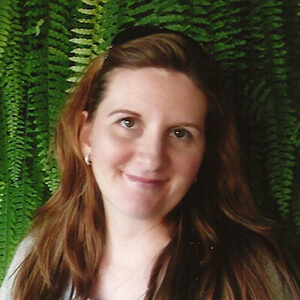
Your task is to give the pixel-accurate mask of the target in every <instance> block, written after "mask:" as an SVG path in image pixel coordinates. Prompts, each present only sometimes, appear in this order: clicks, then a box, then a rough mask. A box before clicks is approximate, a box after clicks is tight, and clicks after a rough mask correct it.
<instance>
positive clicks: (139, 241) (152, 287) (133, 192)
mask: <svg viewBox="0 0 300 300" xmlns="http://www.w3.org/2000/svg"><path fill="white" fill-rule="evenodd" d="M216 76H217V75H216V74H215V72H214V70H213V69H212V67H211V65H210V58H209V57H208V56H207V55H206V54H205V52H204V51H203V50H202V48H200V46H199V45H198V44H197V43H196V42H195V41H194V40H192V39H191V38H190V37H188V36H186V35H184V34H182V33H179V32H174V31H171V30H167V29H162V28H156V27H135V28H133V29H128V30H126V31H124V32H121V33H120V34H119V35H118V36H117V37H116V38H115V39H114V40H113V42H112V47H111V48H110V49H109V51H108V53H106V54H104V55H101V56H99V57H97V58H95V59H94V60H93V61H92V62H91V63H90V65H89V66H88V68H87V70H86V72H85V74H84V76H83V78H82V79H81V81H80V82H79V83H78V85H77V86H76V88H75V90H74V91H73V94H72V97H71V99H70V100H69V101H68V102H67V104H66V106H65V108H64V110H63V112H62V115H61V118H60V122H59V124H58V129H57V134H56V139H55V142H56V155H57V161H58V164H59V168H60V173H61V184H60V187H59V189H58V191H57V192H56V194H55V195H54V196H53V197H52V198H51V199H50V200H49V201H48V202H47V203H46V204H45V206H44V207H42V208H41V209H40V211H39V212H38V214H37V216H36V218H35V220H34V226H33V229H32V232H31V234H30V235H29V236H28V237H26V238H25V239H24V241H23V243H22V244H21V245H20V247H19V249H18V252H17V254H16V256H15V259H14V261H13V263H12V266H11V268H10V270H9V272H8V275H7V277H6V279H5V281H4V284H3V286H2V288H1V291H0V298H1V299H11V297H12V299H18V300H27V299H35V300H36V299H37V300H39V299H40V300H42V299H94V300H95V299H101V300H106V299H109V300H114V299H122V300H126V299H130V300H137V299H147V300H150V299H156V300H165V299H170V300H171V299H172V300H176V299H177V300H179V299H244V300H245V299H266V300H268V299H269V300H271V299H299V297H300V291H299V286H298V284H297V280H299V274H297V270H294V269H292V268H290V267H289V266H288V264H287V263H286V260H285V258H284V257H283V255H282V252H281V250H280V249H279V248H278V246H277V243H276V242H275V240H274V238H273V236H274V234H273V231H272V228H271V227H272V226H271V225H270V222H268V221H267V220H265V219H263V218H262V217H260V216H259V215H258V214H257V212H256V210H255V208H254V204H253V199H252V197H251V194H250V192H249V189H248V185H247V182H246V180H245V179H244V176H243V172H242V169H241V164H240V161H239V148H238V145H237V141H236V137H235V129H234V126H233V122H232V120H231V114H230V112H229V109H228V104H227V103H226V101H225V97H224V95H222V93H221V88H220V86H219V84H218V81H217V80H216Z"/></svg>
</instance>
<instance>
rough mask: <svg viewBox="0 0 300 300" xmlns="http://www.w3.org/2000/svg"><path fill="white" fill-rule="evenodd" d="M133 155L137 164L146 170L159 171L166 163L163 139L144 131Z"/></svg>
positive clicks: (166, 156)
mask: <svg viewBox="0 0 300 300" xmlns="http://www.w3.org/2000/svg"><path fill="white" fill-rule="evenodd" d="M135 155H136V159H137V160H138V163H139V165H141V166H142V167H143V169H144V171H147V172H155V171H159V170H161V169H163V168H164V167H165V166H166V165H167V163H168V155H167V149H166V145H165V143H164V139H163V137H162V136H160V135H159V134H157V133H153V132H152V133H151V132H148V133H147V134H146V133H145V134H143V136H142V137H140V139H139V141H138V145H137V148H136V153H135Z"/></svg>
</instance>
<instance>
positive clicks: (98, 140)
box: [91, 131, 131, 167]
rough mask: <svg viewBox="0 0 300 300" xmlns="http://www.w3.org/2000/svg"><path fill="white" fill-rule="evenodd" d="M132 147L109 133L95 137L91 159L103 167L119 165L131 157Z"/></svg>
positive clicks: (104, 132)
mask: <svg viewBox="0 0 300 300" xmlns="http://www.w3.org/2000/svg"><path fill="white" fill-rule="evenodd" d="M130 153H131V150H130V145H129V144H128V143H125V142H124V140H122V139H120V138H117V137H116V136H115V135H113V134H111V133H109V132H108V131H103V133H101V132H98V133H97V134H95V135H94V136H93V143H92V148H91V159H92V161H93V163H97V165H98V166H99V167H100V166H101V165H108V164H109V165H113V164H119V163H120V162H122V161H123V160H126V159H127V158H128V156H130Z"/></svg>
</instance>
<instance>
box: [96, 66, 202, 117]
mask: <svg viewBox="0 0 300 300" xmlns="http://www.w3.org/2000/svg"><path fill="white" fill-rule="evenodd" d="M128 107H129V108H133V109H135V108H136V109H144V110H145V109H149V110H150V111H156V110H158V111H159V110H161V111H162V110H163V111H165V112H166V113H167V112H169V113H172V112H175V111H176V112H177V114H179V113H180V112H181V114H189V113H190V114H197V113H199V112H201V114H203V112H205V111H206V99H205V95H204V93H203V92H202V91H201V90H200V89H199V88H198V87H197V86H196V84H194V82H193V81H192V80H191V79H190V78H189V77H188V76H187V75H185V74H184V73H181V72H177V71H172V70H167V69H162V68H153V67H146V68H140V69H125V68H118V69H115V70H114V71H112V72H111V73H110V75H109V77H108V81H107V91H106V93H105V96H104V99H103V101H102V103H101V104H100V106H99V109H100V110H103V109H105V108H106V109H109V108H111V109H113V108H128Z"/></svg>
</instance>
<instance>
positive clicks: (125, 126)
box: [120, 117, 138, 129]
mask: <svg viewBox="0 0 300 300" xmlns="http://www.w3.org/2000/svg"><path fill="white" fill-rule="evenodd" d="M128 122H130V123H133V125H132V126H128V124H126V123H128ZM120 123H121V125H122V126H123V127H124V128H127V129H133V128H134V127H135V126H137V125H138V122H137V121H136V120H134V119H133V118H130V117H126V118H122V119H121V120H120Z"/></svg>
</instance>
